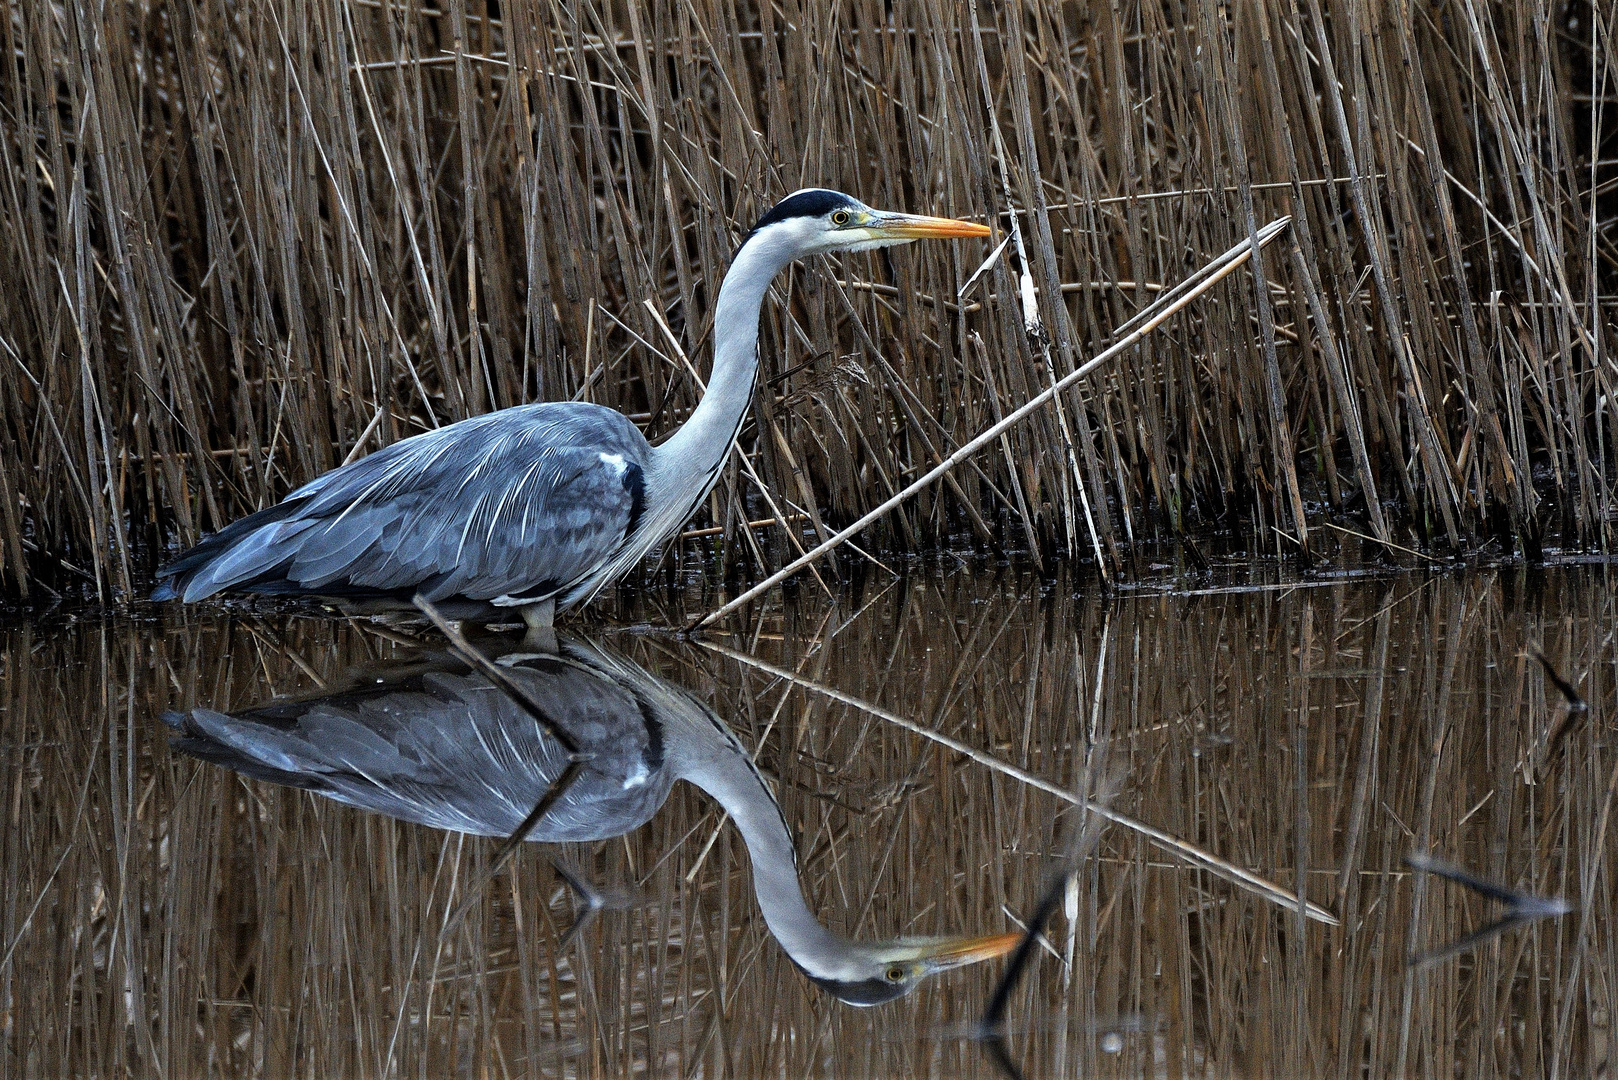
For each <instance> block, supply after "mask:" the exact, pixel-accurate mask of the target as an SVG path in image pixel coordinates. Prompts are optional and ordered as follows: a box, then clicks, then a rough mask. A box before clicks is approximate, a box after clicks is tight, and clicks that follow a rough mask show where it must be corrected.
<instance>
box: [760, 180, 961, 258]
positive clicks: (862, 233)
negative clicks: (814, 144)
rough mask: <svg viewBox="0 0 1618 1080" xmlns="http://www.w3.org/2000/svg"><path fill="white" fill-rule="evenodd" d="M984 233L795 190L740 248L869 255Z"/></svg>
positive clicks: (819, 191) (797, 254) (792, 254)
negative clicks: (916, 242) (879, 250)
mask: <svg viewBox="0 0 1618 1080" xmlns="http://www.w3.org/2000/svg"><path fill="white" fill-rule="evenodd" d="M988 235H989V228H988V226H986V225H978V224H975V223H974V222H970V221H955V220H953V219H951V218H935V217H922V216H920V215H918V214H898V213H893V212H891V211H887V210H873V209H871V208H870V207H869V206H866V205H865V204H864V203H862V202H860V201H859V200H858V199H856V198H854V197H852V196H850V195H844V194H843V193H842V192H840V191H828V190H827V189H825V188H804V189H803V190H802V191H794V192H793V193H792V194H791V195H788V196H787V197H786V198H784V199H782V200H781V201H780V202H778V203H776V204H775V206H773V207H771V209H770V211H769V212H768V213H766V214H765V215H764V216H763V217H761V218H759V219H758V224H757V225H754V226H753V231H752V232H750V233H748V234H747V239H746V240H744V241H742V246H743V247H747V246H748V245H751V244H755V243H757V244H765V245H768V246H770V247H772V248H775V249H776V250H778V251H780V252H781V253H782V254H785V255H787V257H788V258H802V257H803V256H805V255H816V254H820V253H823V252H824V253H829V252H835V251H870V250H871V249H872V248H880V247H893V246H894V245H896V244H908V243H910V242H911V241H912V240H925V239H929V238H934V239H948V238H950V237H961V236H988Z"/></svg>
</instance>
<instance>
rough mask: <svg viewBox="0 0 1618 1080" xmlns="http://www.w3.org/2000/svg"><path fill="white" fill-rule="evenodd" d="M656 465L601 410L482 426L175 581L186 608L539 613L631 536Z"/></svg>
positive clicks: (377, 468) (394, 465) (341, 476)
mask: <svg viewBox="0 0 1618 1080" xmlns="http://www.w3.org/2000/svg"><path fill="white" fill-rule="evenodd" d="M648 452H649V447H648V446H647V443H646V440H645V438H644V437H643V436H642V435H641V434H640V432H639V431H638V430H637V429H636V428H635V426H634V425H633V424H631V423H630V422H629V421H628V420H627V419H625V418H624V417H623V416H622V415H621V414H619V413H616V412H613V411H611V410H608V409H602V408H599V407H596V406H592V405H584V404H543V405H530V406H523V407H520V408H515V409H506V410H502V411H500V412H496V413H490V414H488V415H486V416H480V417H474V418H473V419H470V420H464V421H461V422H460V423H458V424H452V425H450V426H449V427H446V428H441V429H439V430H438V431H433V432H428V433H426V434H423V435H418V436H415V437H414V438H410V439H405V440H403V441H401V442H398V443H395V444H394V445H392V446H390V447H388V448H387V449H385V450H382V451H379V452H377V453H375V454H372V455H370V456H369V457H366V458H362V459H361V460H359V461H357V462H355V463H354V464H352V465H349V466H346V467H344V468H341V469H337V470H334V471H332V472H329V473H327V474H325V475H324V476H321V477H319V478H318V479H316V480H314V481H312V482H311V483H309V484H306V485H304V486H303V487H301V488H299V489H298V490H297V491H294V492H293V493H292V494H291V495H289V496H287V499H286V500H285V502H283V503H282V504H281V505H280V506H278V507H274V508H272V509H271V510H270V511H263V512H262V513H263V514H264V515H265V516H266V520H265V521H264V523H263V524H262V525H259V526H257V527H252V528H247V529H240V528H238V526H246V525H249V524H250V523H251V522H252V520H253V519H251V518H249V519H247V520H246V521H243V522H238V523H237V524H236V525H233V526H232V527H231V528H230V529H227V530H224V531H222V532H221V533H219V534H217V535H218V538H220V539H224V538H226V536H227V534H234V535H231V536H230V537H229V538H228V539H229V542H228V543H225V544H220V545H217V546H218V547H219V548H220V550H218V551H217V552H213V551H206V550H205V549H207V548H209V546H210V541H211V540H213V539H215V538H210V541H204V542H203V544H201V545H199V546H198V548H197V549H195V554H193V555H188V556H186V557H184V558H182V559H181V560H179V561H177V562H176V563H175V564H173V566H172V567H171V568H170V569H169V573H170V574H171V575H172V576H173V577H174V578H175V582H174V586H173V587H174V591H175V592H177V593H179V594H181V595H183V597H184V599H185V600H187V601H194V600H199V599H202V598H203V597H206V596H209V595H212V594H213V593H216V592H219V591H222V590H225V589H232V588H236V589H243V590H248V591H257V592H269V593H314V594H324V595H338V596H341V595H367V594H395V595H399V596H402V597H404V598H408V597H409V595H410V594H411V593H413V592H414V591H416V590H418V589H419V590H421V591H422V592H424V593H425V594H426V595H427V597H428V598H429V599H432V600H440V599H444V598H448V597H467V598H470V599H474V600H484V601H492V602H495V603H508V604H509V603H522V602H527V601H532V600H542V599H545V598H546V597H547V596H550V595H553V594H555V593H557V592H559V591H561V590H563V589H565V588H566V587H568V586H569V585H573V584H575V583H577V582H578V581H580V580H581V579H583V578H585V577H587V576H588V575H589V574H590V573H591V572H592V571H593V570H595V569H596V568H598V567H599V566H600V565H601V564H602V563H604V562H606V561H607V560H608V559H610V558H611V556H612V555H613V554H614V553H615V552H616V551H617V550H618V548H619V546H620V545H621V544H622V543H623V541H624V539H625V537H626V536H627V535H628V534H629V533H630V532H632V531H633V529H634V526H635V524H636V522H637V520H638V518H639V514H640V508H641V501H642V498H643V490H644V489H643V472H642V469H643V466H644V463H645V460H646V457H647V454H648ZM289 506H290V507H292V509H290V510H287V509H286V508H287V507H289ZM257 516H258V515H255V517H257ZM199 556H207V557H206V558H201V557H199Z"/></svg>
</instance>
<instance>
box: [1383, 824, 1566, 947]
mask: <svg viewBox="0 0 1618 1080" xmlns="http://www.w3.org/2000/svg"><path fill="white" fill-rule="evenodd" d="M1405 862H1407V863H1409V864H1410V866H1411V867H1412V868H1414V869H1416V870H1421V871H1424V872H1426V873H1429V874H1437V875H1438V876H1439V877H1441V878H1446V879H1448V880H1450V881H1453V882H1455V883H1457V884H1460V885H1465V886H1466V887H1467V888H1468V889H1471V890H1472V891H1473V892H1475V893H1481V894H1482V895H1484V896H1487V897H1488V898H1489V899H1491V900H1495V901H1498V902H1499V903H1502V904H1504V905H1506V913H1505V914H1504V915H1502V916H1501V917H1500V918H1498V919H1496V920H1495V921H1494V922H1492V923H1489V924H1488V925H1486V926H1484V927H1482V928H1481V929H1478V930H1474V931H1472V933H1470V934H1467V935H1466V936H1465V937H1462V938H1458V939H1456V940H1455V941H1452V942H1450V943H1449V944H1448V945H1445V946H1443V947H1441V948H1438V949H1433V950H1432V951H1431V952H1425V953H1413V954H1411V957H1410V961H1409V964H1410V966H1411V967H1413V968H1423V967H1428V966H1430V965H1432V964H1436V963H1438V962H1439V961H1440V960H1447V959H1448V958H1450V957H1451V956H1456V955H1458V954H1460V953H1463V952H1466V951H1467V950H1468V949H1471V948H1474V947H1475V946H1478V945H1481V944H1483V942H1485V941H1487V940H1489V939H1490V938H1492V937H1495V936H1496V935H1499V934H1503V933H1505V932H1506V931H1507V930H1510V929H1511V928H1513V927H1515V926H1521V925H1522V924H1523V923H1529V922H1536V921H1538V920H1540V919H1555V918H1560V917H1561V916H1563V915H1566V914H1568V913H1569V912H1572V911H1576V910H1577V907H1576V906H1575V905H1574V904H1572V903H1570V902H1568V901H1566V900H1563V899H1562V898H1560V897H1557V896H1536V895H1535V894H1533V893H1525V892H1517V891H1516V890H1514V889H1509V888H1507V887H1506V886H1504V885H1497V884H1495V883H1494V882H1492V881H1485V880H1483V879H1482V878H1480V877H1475V876H1474V875H1472V874H1470V873H1468V872H1467V871H1465V870H1462V869H1461V868H1460V867H1458V866H1453V865H1451V864H1450V863H1447V862H1443V861H1442V860H1439V859H1435V858H1433V857H1432V856H1431V855H1427V854H1425V853H1422V852H1413V853H1411V854H1409V855H1406V856H1405Z"/></svg>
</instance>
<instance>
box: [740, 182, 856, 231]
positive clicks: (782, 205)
mask: <svg viewBox="0 0 1618 1080" xmlns="http://www.w3.org/2000/svg"><path fill="white" fill-rule="evenodd" d="M857 205H858V204H857V203H856V202H855V201H854V200H853V199H851V198H849V197H848V196H847V195H844V194H843V193H842V192H841V191H832V190H831V189H830V188H805V189H804V190H802V191H796V192H793V193H792V194H791V195H788V196H787V197H786V198H784V199H782V200H781V201H780V202H778V203H776V204H775V205H774V206H772V207H770V208H769V209H768V210H766V211H765V212H764V216H763V217H761V218H759V219H758V224H756V225H754V226H753V229H752V232H749V233H748V234H747V237H746V239H744V240H743V241H742V243H743V244H746V243H747V241H748V240H751V239H752V238H753V235H754V233H757V232H758V231H759V230H760V229H763V228H766V227H767V226H770V225H774V224H775V223H776V222H778V221H786V220H787V219H789V218H795V217H822V216H824V215H826V214H829V213H831V212H832V211H833V210H836V209H837V208H838V207H840V206H847V207H850V208H852V207H854V206H857Z"/></svg>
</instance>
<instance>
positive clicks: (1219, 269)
mask: <svg viewBox="0 0 1618 1080" xmlns="http://www.w3.org/2000/svg"><path fill="white" fill-rule="evenodd" d="M1291 222H1292V219H1291V218H1290V217H1282V218H1277V219H1276V220H1275V221H1272V222H1270V223H1269V224H1268V225H1266V226H1264V228H1262V229H1260V230H1258V233H1257V238H1258V246H1259V247H1261V248H1262V247H1264V246H1266V245H1268V244H1269V243H1270V242H1271V241H1272V240H1274V239H1275V238H1276V237H1277V236H1280V235H1281V233H1282V231H1283V230H1284V229H1286V227H1287V226H1288V225H1289V224H1291ZM1252 254H1253V246H1252V244H1251V243H1249V241H1247V240H1243V241H1242V242H1241V243H1239V244H1237V245H1236V246H1235V247H1232V248H1231V249H1230V250H1228V251H1226V252H1225V253H1224V254H1222V255H1220V256H1219V257H1218V258H1216V259H1214V260H1213V261H1212V262H1209V263H1208V264H1207V265H1205V266H1204V267H1203V268H1202V269H1201V270H1198V271H1197V273H1196V274H1194V275H1192V277H1191V279H1188V280H1191V281H1194V282H1195V284H1194V285H1193V286H1192V287H1190V288H1185V289H1177V290H1175V291H1174V292H1171V293H1168V294H1166V295H1165V296H1163V298H1162V299H1160V300H1159V301H1158V302H1157V303H1155V304H1153V305H1152V307H1150V308H1148V309H1147V310H1146V311H1144V312H1142V313H1141V315H1140V316H1138V317H1137V318H1136V319H1134V320H1132V322H1138V323H1140V325H1139V326H1137V327H1136V328H1135V329H1134V330H1131V331H1130V332H1129V333H1128V334H1127V335H1126V336H1125V337H1124V338H1122V339H1121V340H1120V341H1118V342H1117V343H1116V344H1114V345H1112V346H1111V347H1110V348H1108V349H1107V350H1106V351H1104V352H1102V353H1099V354H1098V355H1096V356H1095V358H1094V359H1092V360H1090V361H1089V362H1087V363H1084V364H1081V365H1080V366H1079V367H1077V368H1074V369H1073V370H1072V371H1070V372H1068V373H1067V374H1066V375H1064V376H1062V378H1060V379H1058V380H1057V381H1056V382H1054V383H1052V384H1051V385H1050V386H1049V387H1047V388H1046V389H1045V390H1043V391H1041V392H1040V393H1038V394H1036V395H1034V396H1033V397H1032V398H1030V399H1028V401H1026V402H1024V403H1023V404H1022V405H1021V406H1020V407H1019V408H1017V409H1014V410H1013V411H1012V412H1010V413H1008V414H1007V415H1006V416H1005V418H1004V419H1002V420H1000V421H999V422H998V423H995V424H991V425H989V427H987V428H985V429H984V430H983V431H981V432H979V433H978V435H977V436H976V437H975V438H973V439H972V440H970V441H969V442H967V443H965V444H963V445H962V446H961V447H960V448H959V449H958V450H956V451H955V452H954V453H953V454H951V455H950V456H949V457H947V458H945V459H944V460H943V461H941V462H940V463H939V464H938V465H936V466H935V467H933V468H932V469H931V470H929V471H928V472H927V473H925V474H924V475H922V476H921V477H920V478H919V479H917V480H915V481H914V482H912V483H911V484H909V485H908V486H907V487H905V489H904V490H903V491H900V492H899V493H898V494H896V495H894V496H893V497H892V498H890V499H888V500H887V501H886V502H884V503H883V504H882V505H881V506H878V507H877V508H876V509H874V510H872V511H871V512H870V513H868V514H866V515H865V516H864V517H862V518H860V519H859V520H858V521H856V522H854V524H852V525H850V526H849V527H848V528H846V529H843V530H842V531H840V532H838V533H836V534H834V535H833V536H831V537H829V538H828V539H826V540H824V541H822V542H821V543H819V544H817V545H816V546H815V547H813V548H811V549H810V550H809V551H807V552H805V553H804V554H803V555H801V556H799V557H798V558H797V559H795V560H793V561H792V562H790V563H788V564H787V565H786V566H783V567H782V568H781V569H780V570H778V571H776V572H775V573H773V574H771V575H770V576H769V577H767V578H765V579H764V580H763V581H761V582H759V583H758V584H757V585H754V586H753V587H752V588H751V589H748V590H747V591H746V592H744V593H742V594H741V595H740V596H738V597H736V598H735V599H734V600H732V601H730V602H729V603H727V604H725V605H723V606H722V607H719V608H716V609H715V610H713V611H711V612H709V613H708V614H707V615H704V616H703V617H702V618H700V619H698V620H697V621H696V622H695V623H693V624H692V626H691V627H690V629H693V630H695V629H699V628H701V627H704V626H707V625H708V624H709V623H712V622H715V621H716V620H718V619H721V618H723V617H724V616H726V615H728V614H730V613H731V612H732V611H735V610H736V609H737V608H739V607H741V606H742V605H743V604H745V603H747V602H748V601H749V600H752V599H754V598H755V597H758V596H761V595H763V594H764V593H766V592H768V591H769V590H770V589H772V588H774V587H775V586H776V585H778V584H780V583H781V582H783V581H785V580H786V579H787V578H789V577H791V576H792V575H793V574H795V573H797V572H798V571H799V570H802V569H803V568H804V567H805V566H808V565H809V564H810V563H812V562H814V561H816V560H817V559H819V558H820V557H821V556H822V555H825V554H827V553H828V552H830V551H833V550H835V549H836V548H837V547H839V546H840V545H842V544H843V543H845V542H847V541H848V540H850V539H852V538H853V537H855V536H857V535H858V534H859V533H860V531H861V530H863V529H864V528H865V527H866V526H868V525H870V524H871V523H873V522H875V521H878V520H880V519H881V518H883V517H885V516H887V514H888V513H889V512H890V511H892V510H893V509H894V508H896V507H898V506H900V505H902V504H903V503H904V502H905V501H906V500H907V499H909V498H911V497H912V496H913V495H915V494H916V492H918V491H921V490H922V489H923V488H926V487H927V486H928V485H930V484H931V483H932V482H933V481H934V480H937V479H938V478H939V477H941V476H943V475H944V474H945V473H947V472H949V471H950V470H951V469H953V468H954V467H955V466H956V465H959V464H960V463H961V462H963V461H965V460H966V459H967V458H969V457H971V456H972V455H973V454H975V453H976V452H977V451H978V450H980V449H982V448H983V447H985V446H987V445H988V444H989V443H991V442H993V441H994V440H995V439H997V438H999V437H1000V435H1001V433H1002V432H1004V431H1006V430H1007V429H1009V428H1011V427H1012V426H1013V425H1015V424H1016V423H1018V422H1019V421H1021V420H1022V419H1023V418H1024V417H1026V416H1028V415H1030V414H1031V413H1033V412H1034V411H1035V410H1036V409H1038V408H1039V407H1040V406H1041V405H1044V404H1045V403H1046V402H1048V401H1051V400H1053V399H1055V397H1056V396H1057V395H1058V394H1060V393H1061V392H1062V391H1063V390H1066V389H1067V388H1068V387H1070V386H1072V385H1073V384H1074V383H1076V382H1078V381H1079V380H1080V379H1082V378H1084V377H1085V376H1086V375H1088V374H1090V373H1091V372H1092V371H1095V370H1096V369H1097V368H1099V367H1100V366H1101V365H1102V364H1104V363H1106V362H1107V361H1109V360H1111V359H1113V358H1114V357H1115V356H1118V355H1119V354H1121V353H1123V352H1124V351H1125V350H1127V349H1129V348H1130V347H1131V346H1133V345H1136V344H1138V343H1139V342H1140V341H1141V339H1143V338H1144V337H1146V335H1147V334H1150V333H1151V332H1152V331H1153V330H1155V329H1157V328H1158V327H1159V326H1161V325H1162V324H1163V323H1164V322H1165V321H1166V320H1167V319H1169V318H1170V317H1171V316H1173V315H1175V314H1178V313H1179V312H1180V311H1182V310H1184V309H1185V308H1186V307H1187V306H1189V305H1190V303H1191V301H1193V300H1195V299H1196V298H1197V297H1199V296H1201V295H1202V294H1203V293H1205V292H1207V291H1208V290H1209V289H1211V288H1213V287H1214V286H1215V285H1217V284H1218V283H1219V282H1221V281H1223V280H1224V279H1225V277H1226V276H1228V275H1229V274H1231V273H1232V272H1234V271H1235V270H1236V269H1237V268H1238V267H1239V266H1241V265H1242V264H1243V263H1245V262H1247V260H1248V259H1249V258H1251V257H1252ZM1143 320H1144V321H1143Z"/></svg>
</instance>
